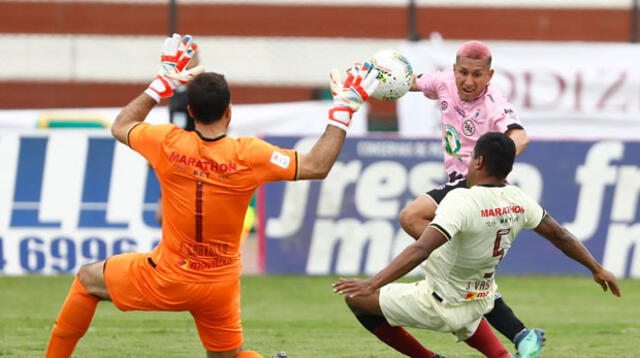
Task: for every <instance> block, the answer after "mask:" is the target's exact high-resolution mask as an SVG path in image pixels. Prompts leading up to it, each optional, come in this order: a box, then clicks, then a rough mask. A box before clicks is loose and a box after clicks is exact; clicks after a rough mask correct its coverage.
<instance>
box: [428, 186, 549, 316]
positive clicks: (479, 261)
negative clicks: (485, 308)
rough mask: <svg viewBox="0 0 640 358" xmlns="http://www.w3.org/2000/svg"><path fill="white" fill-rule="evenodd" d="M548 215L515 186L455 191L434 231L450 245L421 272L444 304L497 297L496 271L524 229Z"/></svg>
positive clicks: (442, 207)
mask: <svg viewBox="0 0 640 358" xmlns="http://www.w3.org/2000/svg"><path fill="white" fill-rule="evenodd" d="M543 216H544V210H543V209H542V208H541V207H540V205H538V203H536V202H535V201H534V200H532V199H531V198H529V197H528V196H527V195H526V194H524V193H523V192H522V190H520V188H518V187H516V186H513V185H476V186H474V187H472V188H470V189H464V188H458V189H455V190H453V191H451V192H450V193H449V194H448V195H447V196H446V197H445V198H444V200H442V202H441V203H440V206H438V209H437V211H436V217H435V219H434V220H433V221H432V222H431V227H432V228H435V229H436V230H438V231H440V233H441V234H442V235H444V236H445V237H446V238H447V239H448V240H449V242H448V243H447V244H446V245H442V246H440V247H439V248H438V249H436V250H435V251H434V252H433V253H432V254H431V256H430V257H429V259H428V260H427V261H425V263H424V265H423V268H424V270H425V273H426V279H427V280H428V281H430V284H431V287H432V288H433V290H434V292H436V294H437V295H438V296H439V297H441V298H442V301H443V303H445V304H459V303H460V302H464V301H469V300H477V299H486V298H490V299H491V300H493V293H494V292H495V291H496V288H497V286H496V283H495V280H494V273H495V269H496V266H497V265H498V263H499V262H500V260H502V258H503V257H504V256H505V255H506V254H507V251H509V248H510V247H511V243H512V242H513V241H514V240H515V238H516V236H518V234H519V233H520V231H522V229H534V228H536V227H537V226H538V224H540V221H541V220H542V218H543Z"/></svg>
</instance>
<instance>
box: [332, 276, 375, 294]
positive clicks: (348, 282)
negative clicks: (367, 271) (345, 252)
mask: <svg viewBox="0 0 640 358" xmlns="http://www.w3.org/2000/svg"><path fill="white" fill-rule="evenodd" d="M332 286H333V292H335V293H337V294H339V295H345V296H349V297H356V296H369V295H370V294H372V293H374V292H375V289H373V288H372V287H371V285H370V284H369V280H362V279H359V278H340V279H339V280H338V282H335V283H334V284H333V285H332Z"/></svg>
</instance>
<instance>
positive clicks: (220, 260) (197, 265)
mask: <svg viewBox="0 0 640 358" xmlns="http://www.w3.org/2000/svg"><path fill="white" fill-rule="evenodd" d="M233 262H234V260H233V259H232V258H230V257H216V258H214V259H210V260H206V261H193V260H189V259H181V260H180V261H178V266H180V267H182V268H183V269H188V270H195V271H206V270H211V269H216V268H219V267H224V266H228V265H230V264H232V263H233Z"/></svg>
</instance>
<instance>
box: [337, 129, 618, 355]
mask: <svg viewBox="0 0 640 358" xmlns="http://www.w3.org/2000/svg"><path fill="white" fill-rule="evenodd" d="M515 154H516V147H515V144H514V143H513V140H511V139H510V138H509V137H508V136H507V135H505V134H503V133H498V132H492V133H487V134H485V135H483V136H482V137H480V138H479V139H478V142H477V143H476V146H475V149H474V153H473V158H472V159H471V161H470V163H469V168H468V176H467V179H468V187H469V188H458V189H455V190H452V191H451V192H450V193H449V194H448V195H447V196H446V197H445V198H444V200H443V201H442V202H441V203H440V205H439V207H438V209H437V211H436V215H435V218H434V219H433V221H432V222H431V223H430V224H429V226H428V227H427V228H426V229H425V230H424V232H423V233H422V235H421V236H420V238H419V239H418V240H417V241H416V242H415V243H413V244H412V245H409V246H408V247H407V248H406V249H405V250H403V251H402V252H401V253H400V254H399V255H398V256H397V257H396V258H394V259H393V261H391V263H390V264H389V265H388V266H387V267H385V268H384V269H383V270H382V271H380V272H379V273H378V274H376V275H375V276H373V277H371V278H369V279H365V280H363V279H347V278H341V279H340V280H339V281H338V282H336V283H334V285H333V287H334V291H335V292H336V293H338V294H343V295H345V296H346V302H347V305H348V306H349V308H351V311H352V312H353V313H354V315H355V316H356V318H357V319H358V321H360V323H361V324H362V325H363V326H364V327H365V328H366V329H368V330H369V331H370V332H371V333H373V334H374V335H376V336H377V337H378V338H379V339H380V340H381V341H383V342H384V343H386V344H388V345H389V346H391V347H392V348H394V349H396V350H397V351H399V352H401V353H403V354H405V355H407V356H409V357H414V358H438V357H442V356H441V355H438V354H435V353H434V352H432V351H430V350H429V349H427V348H425V347H424V346H422V344H420V342H418V341H417V340H416V339H415V338H413V336H411V335H410V334H409V333H408V332H407V331H406V330H404V328H403V327H415V328H425V329H430V330H434V331H440V332H452V333H454V334H455V335H456V336H457V337H458V339H459V340H462V341H464V342H465V343H467V344H468V345H469V346H471V347H473V348H475V349H477V350H478V351H480V352H481V353H482V354H484V355H485V356H486V357H489V358H509V357H512V356H511V355H510V354H509V352H508V351H507V349H506V348H505V347H504V345H503V344H502V342H501V341H500V340H499V339H498V338H497V337H496V336H495V334H494V333H493V331H492V330H491V327H490V326H489V324H488V323H487V321H486V320H485V319H484V318H483V315H484V314H486V313H487V312H489V311H491V309H492V308H493V305H494V302H495V301H494V294H493V293H494V292H495V290H496V289H497V287H496V284H495V281H494V276H495V272H494V271H495V268H496V266H497V265H498V263H499V262H500V260H501V259H502V258H503V257H504V256H505V255H506V253H507V251H508V250H509V247H510V246H511V243H512V242H513V241H514V240H515V238H516V236H517V235H518V233H519V232H520V231H522V229H525V228H526V229H533V230H535V231H536V232H537V233H538V234H540V235H541V236H542V237H544V238H546V239H547V240H549V241H550V242H551V243H552V244H553V245H554V246H556V247H557V248H558V249H560V250H561V251H562V252H563V253H564V254H565V255H567V256H569V257H570V258H572V259H574V260H575V261H577V262H579V263H581V264H582V265H584V266H585V267H587V268H588V269H589V270H590V271H591V272H592V275H593V279H594V280H595V281H596V282H597V283H598V284H599V285H600V286H601V287H602V288H603V290H605V291H606V290H607V289H610V290H611V292H612V293H613V294H614V295H616V296H620V289H619V288H618V284H617V283H616V279H615V277H614V276H613V274H612V273H611V272H609V271H607V270H605V269H604V268H602V266H600V264H599V263H598V262H597V261H596V260H595V259H594V258H593V257H592V256H591V254H590V253H589V251H588V250H587V248H586V247H584V245H582V243H581V242H580V241H579V240H578V239H576V237H575V236H573V235H572V234H571V233H569V232H568V231H567V230H566V229H565V228H563V227H562V226H560V224H558V223H557V222H556V221H555V220H554V219H553V218H552V217H551V216H549V215H548V214H547V213H546V212H545V211H544V210H543V209H542V208H541V207H540V205H538V204H537V203H536V202H535V201H533V200H532V199H530V198H529V197H528V196H527V195H525V194H524V193H523V192H522V191H520V189H518V188H517V187H514V186H510V185H505V184H504V183H505V178H506V177H507V175H508V174H509V172H510V171H511V169H512V168H513V161H514V159H515ZM425 260H426V278H425V279H424V280H422V281H418V282H414V283H391V282H393V281H395V280H396V279H398V278H400V277H402V276H404V275H405V274H407V273H409V272H410V271H411V270H412V269H414V268H415V267H416V266H418V265H419V264H420V263H422V262H424V261H425Z"/></svg>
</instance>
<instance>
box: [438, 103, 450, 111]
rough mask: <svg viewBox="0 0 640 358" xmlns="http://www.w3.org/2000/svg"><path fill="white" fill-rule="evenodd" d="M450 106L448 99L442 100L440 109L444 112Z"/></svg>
mask: <svg viewBox="0 0 640 358" xmlns="http://www.w3.org/2000/svg"><path fill="white" fill-rule="evenodd" d="M447 108H449V103H447V101H442V102H440V111H442V112H444V111H446V110H447Z"/></svg>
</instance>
